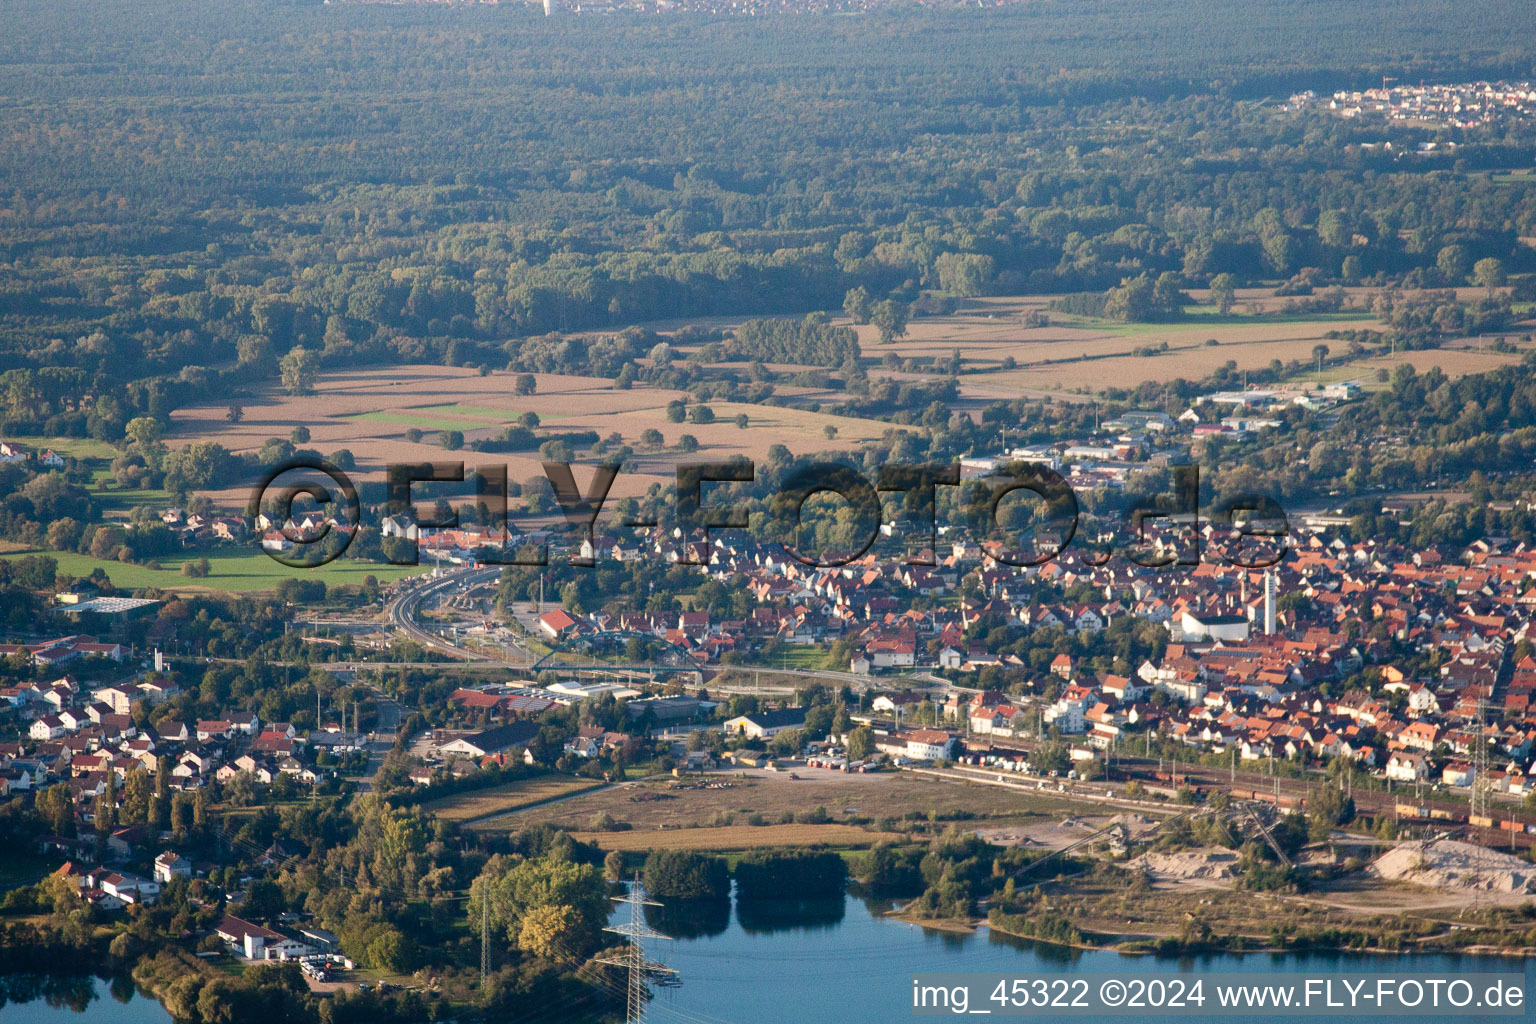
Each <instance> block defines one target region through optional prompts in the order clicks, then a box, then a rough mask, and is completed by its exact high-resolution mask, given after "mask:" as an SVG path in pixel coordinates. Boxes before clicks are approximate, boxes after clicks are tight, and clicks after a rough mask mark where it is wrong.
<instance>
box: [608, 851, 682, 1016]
mask: <svg viewBox="0 0 1536 1024" xmlns="http://www.w3.org/2000/svg"><path fill="white" fill-rule="evenodd" d="M613 899H614V902H616V903H627V904H629V923H628V924H621V925H609V926H608V927H607V928H604V929H603V931H605V932H614V933H615V934H618V935H623V936H625V937H627V938H628V939H629V943H628V945H626V946H625V948H624V952H623V953H620V954H619V955H618V956H614V957H596V958H594V959H595V960H596V962H597V963H600V964H611V965H612V966H614V967H623V968H625V969H626V970H627V971H628V974H629V977H628V980H627V982H626V984H625V986H624V990H625V1009H624V1021H625V1024H643V1022H644V1020H645V999H646V991H645V979H646V977H647V976H648V975H651V974H656V973H663V974H675V973H677V972H676V971H674V970H672V968H670V967H668V966H667V965H665V964H662V963H658V962H656V961H654V960H647V959H646V957H645V947H644V946H642V945H641V940H642V939H663V938H666V936H664V935H662V934H661V933H660V932H656V931H652V930H651V929H650V928H647V927H646V926H645V923H644V922H643V921H641V920H640V908H641V907H642V906H646V907H659V906H661V904H660V903H657V902H656V901H654V900H648V899H646V898H645V889H644V888H643V887H642V886H641V885H640V876H639V875H636V876H635V879H634V882H633V883H632V884H631V886H630V889H629V892H628V893H626V894H625V895H623V896H615V897H613Z"/></svg>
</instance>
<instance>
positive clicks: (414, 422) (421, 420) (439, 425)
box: [352, 412, 501, 430]
mask: <svg viewBox="0 0 1536 1024" xmlns="http://www.w3.org/2000/svg"><path fill="white" fill-rule="evenodd" d="M352 419H355V420H367V421H368V422H370V423H394V424H397V425H399V426H402V427H420V428H422V429H423V430H463V429H464V428H465V427H468V428H469V429H471V430H473V429H475V428H476V427H488V426H490V425H492V423H499V422H501V421H500V420H488V419H486V418H485V417H484V416H460V417H457V418H449V417H448V416H446V415H443V414H439V415H436V416H418V415H415V414H414V413H405V412H360V413H358V414H357V415H356V416H353V417H352Z"/></svg>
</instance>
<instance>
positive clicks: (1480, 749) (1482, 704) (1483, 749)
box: [1469, 689, 1493, 916]
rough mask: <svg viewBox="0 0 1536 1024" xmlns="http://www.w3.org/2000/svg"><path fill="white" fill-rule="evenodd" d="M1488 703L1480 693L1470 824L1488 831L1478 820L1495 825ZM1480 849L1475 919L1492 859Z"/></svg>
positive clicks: (1479, 845) (1481, 905)
mask: <svg viewBox="0 0 1536 1024" xmlns="http://www.w3.org/2000/svg"><path fill="white" fill-rule="evenodd" d="M1487 730H1488V700H1487V695H1486V694H1484V693H1483V692H1482V690H1481V689H1479V690H1478V695H1477V736H1476V738H1475V739H1474V740H1473V741H1472V798H1471V800H1470V801H1469V802H1470V804H1471V813H1470V815H1469V818H1470V820H1469V824H1471V825H1472V826H1473V827H1474V828H1486V827H1487V826H1485V825H1480V824H1477V822H1478V819H1481V820H1482V821H1486V822H1492V820H1493V813H1492V810H1491V804H1490V796H1491V793H1492V790H1493V784H1492V780H1491V779H1489V778H1488V732H1487ZM1476 845H1477V850H1476V852H1475V853H1474V854H1473V857H1474V859H1475V862H1476V868H1477V876H1478V877H1477V884H1476V885H1475V886H1473V888H1472V904H1471V907H1470V909H1471V910H1472V912H1473V914H1474V916H1475V915H1476V914H1477V913H1478V912H1479V911H1481V910H1483V909H1485V907H1484V904H1485V901H1486V893H1484V891H1483V885H1484V883H1485V881H1486V879H1487V874H1488V873H1487V869H1488V858H1487V857H1486V856H1484V854H1485V852H1486V850H1487V846H1486V845H1485V844H1483V843H1482V842H1478V843H1477V844H1476Z"/></svg>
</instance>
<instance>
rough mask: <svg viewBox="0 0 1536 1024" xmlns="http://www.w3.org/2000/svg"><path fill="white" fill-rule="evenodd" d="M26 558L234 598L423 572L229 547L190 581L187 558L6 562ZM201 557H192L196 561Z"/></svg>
mask: <svg viewBox="0 0 1536 1024" xmlns="http://www.w3.org/2000/svg"><path fill="white" fill-rule="evenodd" d="M26 554H40V555H47V556H48V557H49V558H52V559H54V560H56V561H57V562H58V564H59V572H60V573H61V574H67V575H70V576H89V575H90V574H91V571H92V570H93V569H95V568H97V567H100V568H101V569H103V570H105V571H106V574H107V576H108V577H110V578H111V580H112V585H113V586H115V587H118V588H120V589H128V590H138V589H139V588H141V587H158V588H160V589H162V590H189V591H195V590H217V591H225V592H229V593H247V592H254V591H258V590H271V589H273V588H274V587H276V586H277V585H278V584H279V583H281V582H282V581H283V580H285V579H318V580H324V581H325V583H326V585H327V586H336V585H339V584H347V583H361V582H363V579H364V578H365V577H368V576H372V577H374V578H375V579H377V580H378V581H379V582H380V583H388V582H389V581H390V580H395V579H399V578H400V577H402V576H409V575H412V574H414V573H419V572H421V570H420V569H419V568H417V567H415V566H410V565H378V564H375V563H372V562H354V561H350V560H348V559H339V560H338V561H335V562H331V563H330V564H329V565H323V566H321V567H319V568H318V569H291V568H289V567H288V566H286V565H280V564H279V563H277V562H274V561H273V560H272V559H271V558H269V557H267V555H266V554H265V553H264V552H261V551H257V550H254V549H245V548H230V549H228V550H221V551H215V552H212V553H210V554H209V555H208V562H209V565H210V566H211V568H212V570H213V571H212V573H211V574H210V575H208V576H206V577H204V578H202V579H190V578H188V577H186V576H183V575H182V574H181V566H182V563H183V561H185V559H183V558H181V557H176V558H167V559H164V560H162V561H161V566H162V568H160V569H151V568H149V567H148V566H143V565H127V564H124V563H122V562H109V561H104V560H102V559H100V558H92V557H91V556H90V555H81V554H76V553H74V552H69V551H11V552H6V553H5V554H4V555H3V556H0V557H4V558H18V557H21V556H22V555H26ZM197 557H199V556H198V555H196V554H194V555H192V558H193V559H195V558H197Z"/></svg>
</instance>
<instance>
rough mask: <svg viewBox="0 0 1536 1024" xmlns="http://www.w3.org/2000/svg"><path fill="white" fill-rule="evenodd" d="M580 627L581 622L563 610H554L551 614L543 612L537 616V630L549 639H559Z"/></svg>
mask: <svg viewBox="0 0 1536 1024" xmlns="http://www.w3.org/2000/svg"><path fill="white" fill-rule="evenodd" d="M580 627H581V620H580V619H577V618H575V617H574V616H572V615H571V613H570V612H568V611H566V610H565V609H564V608H556V609H555V610H554V611H552V612H545V613H544V614H543V615H540V616H539V628H540V629H542V630H543V631H544V632H545V633H548V634H549V635H550V636H551V637H553V638H555V639H559V638H560V637H563V636H566V635H568V634H569V633H572V632H574V631H575V630H577V629H579V628H580Z"/></svg>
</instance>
